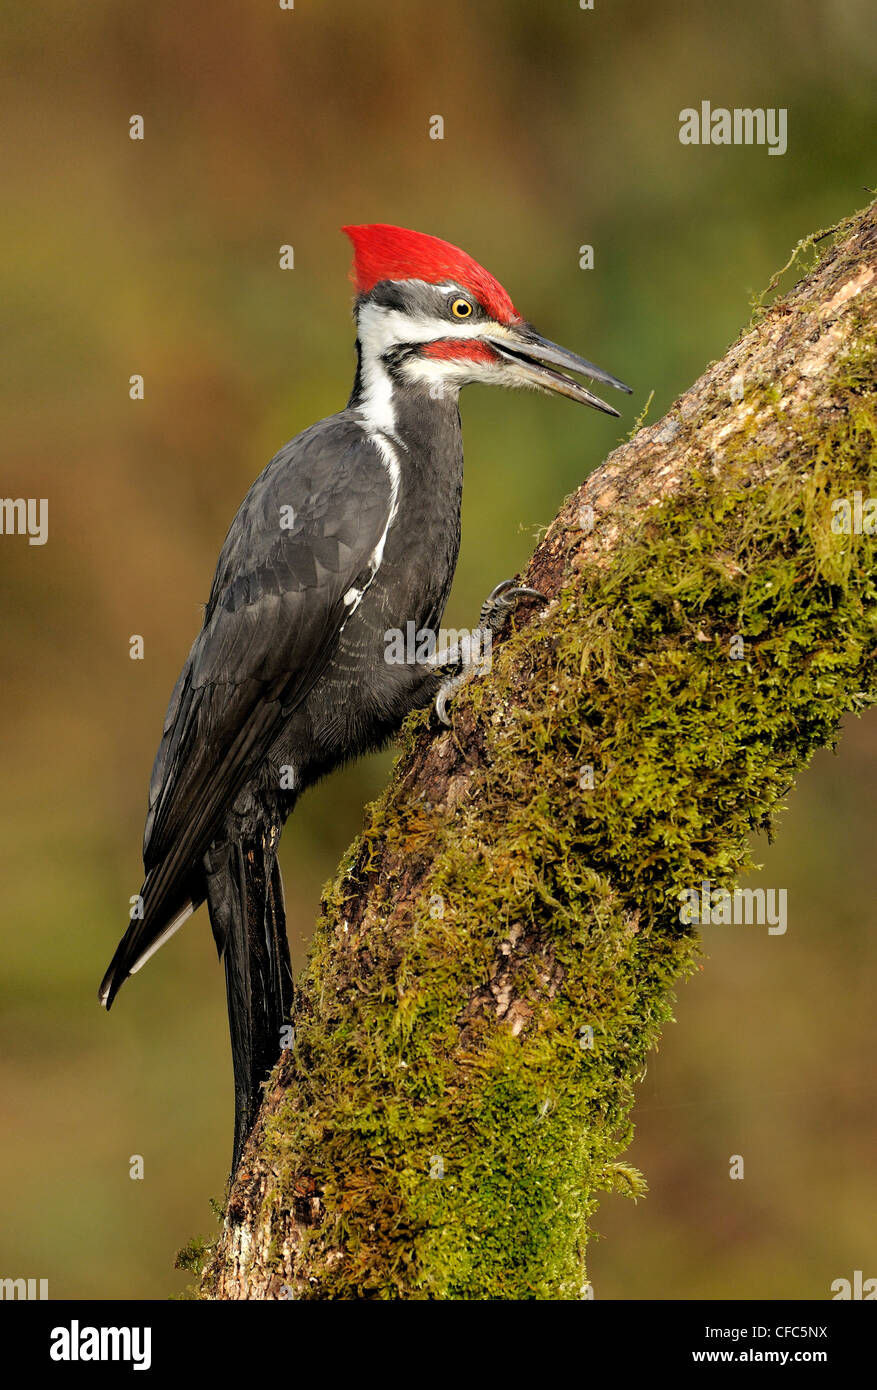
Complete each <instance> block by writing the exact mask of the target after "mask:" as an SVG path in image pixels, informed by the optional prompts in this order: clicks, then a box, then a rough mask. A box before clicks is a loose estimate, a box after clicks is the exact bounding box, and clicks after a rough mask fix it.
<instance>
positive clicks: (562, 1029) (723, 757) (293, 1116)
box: [200, 206, 877, 1299]
mask: <svg viewBox="0 0 877 1390" xmlns="http://www.w3.org/2000/svg"><path fill="white" fill-rule="evenodd" d="M875 318H877V211H875V207H874V206H872V207H871V208H870V209H868V210H867V211H866V212H865V213H863V214H861V215H860V216H859V217H858V218H855V219H850V220H849V222H848V223H846V224H844V227H843V229H842V231H841V233H840V235H839V236H838V237H837V239H836V241H835V243H834V245H833V246H832V247H831V249H830V250H829V251H828V253H827V255H826V256H825V257H824V259H823V260H822V261H821V263H820V264H819V266H818V267H817V268H816V269H815V270H814V271H813V272H812V273H811V274H810V275H809V276H807V277H806V278H805V279H804V280H802V281H801V282H800V283H799V284H798V285H797V286H796V287H795V288H794V289H793V290H792V291H791V293H790V294H789V295H787V296H786V297H785V298H784V299H782V300H780V301H778V302H777V303H775V304H774V305H773V306H771V307H770V308H769V309H767V310H765V311H763V312H762V314H761V317H760V318H759V320H758V322H757V323H756V324H755V326H754V327H753V328H751V329H750V330H748V331H747V332H746V333H745V334H744V335H743V336H742V337H741V339H740V340H739V341H738V342H737V343H736V344H735V345H734V346H733V347H732V348H731V349H730V350H729V352H728V353H727V354H726V355H725V357H724V358H723V359H722V360H721V361H720V362H718V363H716V364H714V365H713V366H712V367H711V368H710V369H709V370H708V371H707V372H706V373H705V374H704V376H703V377H702V378H701V379H700V380H699V381H698V382H697V383H696V384H695V385H694V386H693V387H692V388H691V390H690V391H688V392H686V393H685V395H683V396H682V397H680V399H679V400H678V401H677V402H676V403H675V405H674V406H673V408H672V409H671V410H670V411H669V412H668V414H667V415H666V416H665V418H664V419H663V420H662V421H660V422H658V423H657V424H656V425H653V426H651V427H649V428H646V429H642V430H640V431H639V432H638V433H637V434H636V435H635V437H634V438H633V439H632V440H630V441H628V442H627V443H625V444H623V445H621V446H620V447H619V448H618V449H616V450H615V451H614V452H613V453H612V454H611V455H610V457H609V459H608V460H607V461H606V463H605V464H604V465H603V467H602V468H600V469H599V470H598V471H597V472H596V473H595V474H594V475H592V476H591V477H590V478H589V479H588V480H587V482H586V483H584V484H583V486H582V488H580V489H579V491H578V493H577V494H576V495H575V496H574V497H571V498H569V499H567V501H566V503H565V504H564V506H563V507H562V508H561V511H560V513H559V515H558V517H557V518H556V519H555V521H554V523H553V524H552V526H551V528H550V529H549V531H548V533H547V535H546V536H545V538H544V540H543V541H542V543H541V544H540V545H539V547H538V548H537V550H536V553H535V555H534V557H533V560H532V563H531V565H530V568H529V570H528V573H527V576H526V582H527V583H529V584H532V585H534V586H535V587H536V588H537V589H539V590H540V591H541V592H542V593H543V594H545V595H546V596H547V599H548V602H547V604H546V605H545V606H544V607H542V608H541V609H540V608H538V607H536V608H533V607H532V606H531V607H530V608H529V609H527V610H524V609H522V610H521V612H520V614H519V616H518V618H517V619H516V621H515V623H514V624H513V630H512V631H511V632H510V633H509V634H508V636H507V638H506V640H504V641H502V642H501V643H499V644H497V645H496V646H495V649H494V662H493V669H492V671H491V672H490V674H489V676H486V677H483V678H480V679H479V680H477V681H474V682H473V683H472V684H471V685H470V686H469V687H467V688H466V690H465V691H464V692H463V693H462V695H461V696H459V697H458V699H457V702H456V704H455V706H454V720H453V729H452V730H451V731H448V732H439V731H437V727H436V724H435V722H434V721H433V720H431V719H430V717H429V716H427V715H418V716H414V717H412V719H411V720H410V721H409V723H408V725H407V727H406V729H405V731H404V733H403V750H402V753H401V755H400V758H399V761H398V763H397V765H396V768H395V772H394V775H393V779H392V782H391V785H390V786H389V787H388V789H387V791H386V793H385V794H384V796H383V797H381V799H380V800H379V801H378V802H376V803H375V804H374V805H372V806H370V807H369V808H368V809H367V812H366V818H365V826H364V829H363V833H362V835H361V836H360V838H359V839H358V840H357V842H356V843H355V844H354V845H353V846H352V847H351V849H350V850H349V852H348V854H347V856H346V857H345V860H344V863H343V864H342V866H341V868H340V870H339V873H338V875H337V877H336V879H335V880H334V882H333V883H332V884H331V885H329V887H328V888H327V890H326V893H325V897H324V902H323V911H322V915H321V918H320V921H319V923H318V925H317V929H316V934H315V939H314V945H313V950H312V954H311V958H310V962H309V965H308V967H307V970H306V972H305V974H304V977H303V979H302V980H301V981H300V983H299V991H298V998H297V1001H296V1005H295V1011H294V1015H293V1024H294V1045H293V1046H292V1048H290V1049H289V1050H288V1051H286V1052H285V1053H284V1054H283V1057H282V1059H281V1061H280V1063H279V1064H278V1067H277V1068H276V1070H275V1072H274V1075H273V1077H272V1079H271V1082H270V1083H269V1086H268V1087H267V1091H266V1099H265V1103H264V1106H263V1109H262V1113H261V1116H260V1120H259V1123H258V1125H257V1128H256V1131H255V1133H254V1135H253V1137H252V1139H251V1141H250V1143H249V1145H248V1148H247V1151H246V1153H245V1155H244V1159H243V1161H242V1164H241V1167H240V1169H239V1171H238V1173H237V1175H236V1177H235V1180H234V1182H233V1184H232V1187H231V1191H230V1195H229V1201H228V1206H227V1209H226V1213H225V1219H224V1224H223V1228H222V1231H221V1233H220V1236H219V1238H218V1241H217V1243H216V1246H215V1248H213V1250H212V1251H211V1252H210V1254H209V1255H208V1258H207V1261H206V1264H205V1267H204V1271H203V1274H202V1278H201V1285H200V1296H201V1297H206V1298H216V1297H219V1298H241V1297H243V1298H277V1297H294V1298H319V1299H323V1298H357V1297H367V1298H369V1297H370V1298H466V1299H469V1298H478V1299H488V1298H576V1297H581V1296H582V1294H583V1291H584V1288H585V1284H586V1279H587V1274H586V1266H585V1250H586V1243H587V1236H588V1225H589V1220H590V1217H591V1215H592V1213H593V1210H594V1208H595V1205H596V1203H597V1200H598V1198H599V1194H600V1193H601V1192H603V1191H605V1190H607V1189H608V1188H611V1187H616V1188H618V1189H619V1190H622V1191H627V1192H629V1193H630V1194H632V1195H635V1196H636V1195H639V1194H640V1193H641V1192H642V1191H643V1190H644V1186H645V1184H644V1181H643V1179H642V1177H641V1176H640V1175H639V1174H638V1173H637V1172H636V1170H635V1169H632V1168H630V1167H629V1165H627V1164H625V1163H624V1162H623V1159H622V1155H623V1153H624V1151H625V1149H626V1147H627V1145H628V1143H629V1141H630V1136H631V1132H632V1125H631V1119H630V1116H631V1111H632V1108H633V1103H634V1098H635V1091H636V1084H637V1080H638V1079H639V1077H640V1076H641V1075H642V1072H643V1068H644V1066H645V1063H646V1058H647V1055H648V1053H649V1051H650V1049H652V1048H653V1047H655V1046H656V1045H657V1042H658V1039H659V1035H660V1031H661V1028H662V1026H663V1024H664V1023H665V1022H666V1021H667V1020H668V1019H669V1018H671V1016H672V1005H673V990H674V986H675V984H676V983H677V982H678V981H679V980H680V978H681V977H683V976H684V975H685V974H686V973H687V972H689V971H690V970H691V969H692V968H693V966H694V964H695V962H696V959H697V953H698V937H697V930H696V927H692V926H684V925H682V924H681V923H680V919H679V892H680V890H682V889H684V888H691V887H697V886H698V885H699V884H700V883H701V881H702V880H703V879H709V880H710V882H711V883H712V884H713V885H715V886H719V885H722V886H727V887H733V885H734V883H735V880H736V878H737V876H738V875H739V874H740V873H741V872H742V871H744V870H745V869H746V868H748V867H749V866H750V865H751V857H750V844H751V832H752V831H753V829H758V828H764V827H769V826H770V825H771V824H772V820H773V818H774V816H775V815H776V813H777V811H778V809H780V807H781V805H782V802H783V798H784V796H785V795H786V793H787V791H788V789H789V787H790V786H791V784H792V782H793V780H794V777H795V775H796V774H797V772H798V771H799V770H800V769H801V768H802V767H803V766H805V765H806V763H807V761H808V759H809V758H810V756H811V755H812V753H813V752H814V751H815V750H816V749H817V748H819V747H822V746H824V745H826V744H830V743H832V741H833V740H834V738H835V737H836V734H837V730H838V725H839V721H840V719H841V718H842V716H843V715H845V714H847V713H849V712H859V711H861V710H862V709H863V708H864V707H865V706H866V705H868V704H871V703H874V702H875V700H877V690H875V678H874V655H875V650H877V579H875V569H874V537H873V536H870V535H868V534H864V533H862V534H849V535H847V534H838V533H836V532H835V531H833V530H832V524H831V523H832V510H831V503H832V501H834V500H836V499H838V498H843V497H847V498H852V497H853V495H854V494H855V493H856V492H857V491H858V492H859V493H861V494H863V496H865V497H870V496H875V495H877V477H875V473H877V393H875V363H877V346H875ZM592 522H593V524H592ZM741 643H742V647H741ZM735 654H736V655H735Z"/></svg>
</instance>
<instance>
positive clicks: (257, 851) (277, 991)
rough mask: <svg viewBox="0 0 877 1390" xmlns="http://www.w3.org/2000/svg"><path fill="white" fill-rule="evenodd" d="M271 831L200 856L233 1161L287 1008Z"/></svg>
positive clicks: (287, 968) (288, 982)
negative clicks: (228, 1080)
mask: <svg viewBox="0 0 877 1390" xmlns="http://www.w3.org/2000/svg"><path fill="white" fill-rule="evenodd" d="M277 838H279V836H278V835H277V832H276V831H274V830H272V829H266V830H265V831H264V832H263V833H262V834H261V835H259V836H258V837H255V838H253V839H247V840H236V841H234V842H229V843H224V844H218V845H214V846H213V847H212V848H211V850H210V851H209V853H208V854H207V855H206V856H205V860H204V867H205V872H206V881H207V904H208V908H209V911H210V925H211V927H212V928H213V935H214V938H215V940H216V945H217V948H218V950H219V953H220V955H221V957H222V959H223V962H224V964H225V987H226V997H227V1000H228V1022H229V1032H230V1034H231V1053H232V1065H233V1069H234V1101H235V1122H234V1154H233V1157H232V1173H234V1171H235V1169H236V1168H237V1165H238V1161H239V1159H240V1156H241V1152H242V1150H243V1147H244V1144H245V1142H246V1140H247V1136H248V1135H249V1133H250V1130H251V1129H252V1127H253V1124H254V1122H255V1119H256V1113H257V1111H258V1108H259V1102H260V1099H261V1086H262V1082H263V1081H264V1080H265V1079H266V1077H267V1076H268V1074H269V1072H270V1071H271V1068H272V1067H273V1066H274V1064H275V1062H276V1061H277V1059H278V1057H279V1056H280V1050H281V1030H282V1028H283V1026H284V1024H286V1023H288V1021H289V1015H290V1010H291V1008H292V998H293V986H292V967H291V965H290V960H289V944H288V942H287V939H286V913H285V911H284V905H283V884H282V882H281V879H280V867H279V865H278V863H277V855H276V850H275V847H276V841H277Z"/></svg>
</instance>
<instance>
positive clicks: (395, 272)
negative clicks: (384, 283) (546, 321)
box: [341, 222, 521, 323]
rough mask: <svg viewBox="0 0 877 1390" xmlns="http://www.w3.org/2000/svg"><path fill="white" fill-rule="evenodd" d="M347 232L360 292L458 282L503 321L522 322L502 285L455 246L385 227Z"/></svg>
mask: <svg viewBox="0 0 877 1390" xmlns="http://www.w3.org/2000/svg"><path fill="white" fill-rule="evenodd" d="M341 230H342V231H343V232H346V233H347V235H348V236H349V237H350V240H351V241H352V242H353V271H352V274H351V278H352V280H353V282H354V284H355V285H356V289H357V293H359V294H368V293H369V291H370V290H372V289H374V287H375V285H377V284H378V282H379V281H381V280H425V281H426V282H427V284H430V285H436V284H440V283H441V282H442V281H443V280H453V281H454V283H455V284H457V285H460V286H462V288H463V289H467V290H469V291H470V292H471V293H472V294H473V295H474V296H475V298H476V299H477V300H478V302H479V304H481V305H482V306H483V307H484V308H485V309H486V310H487V312H488V313H489V314H490V315H491V316H492V317H493V318H494V319H496V320H497V321H498V322H500V323H520V322H521V315H520V314H519V313H518V311H517V309H516V308H515V306H514V304H513V303H512V301H511V299H510V298H509V296H508V294H507V293H506V291H505V290H504V289H503V287H502V285H501V284H500V283H499V281H498V280H496V279H494V277H493V276H492V275H491V274H490V273H489V271H486V270H485V269H484V266H483V265H479V264H478V262H477V261H473V259H472V257H471V256H467V255H466V252H465V251H461V250H460V248H459V247H458V246H452V245H451V243H450V242H449V241H442V240H441V238H440V237H437V236H427V235H426V234H425V233H424V232H412V231H409V230H408V229H407V228H406V227H391V226H389V225H388V224H387V223H385V222H373V223H370V224H369V225H368V226H364V227H342V228H341Z"/></svg>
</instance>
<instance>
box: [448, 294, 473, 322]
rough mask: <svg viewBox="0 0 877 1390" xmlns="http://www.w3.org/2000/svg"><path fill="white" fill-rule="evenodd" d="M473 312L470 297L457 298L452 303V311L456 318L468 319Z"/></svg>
mask: <svg viewBox="0 0 877 1390" xmlns="http://www.w3.org/2000/svg"><path fill="white" fill-rule="evenodd" d="M471 312H472V305H471V304H470V303H469V301H468V299H455V300H454V302H453V304H452V305H451V313H452V314H453V315H454V318H457V319H467V318H468V317H469V315H470V314H471Z"/></svg>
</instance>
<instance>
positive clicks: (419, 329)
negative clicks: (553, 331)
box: [358, 286, 511, 364]
mask: <svg viewBox="0 0 877 1390" xmlns="http://www.w3.org/2000/svg"><path fill="white" fill-rule="evenodd" d="M441 288H444V286H442V287H441ZM358 326H359V335H358V336H359V344H360V348H361V350H362V359H363V364H365V362H366V360H368V361H369V362H373V361H375V360H376V359H379V358H381V357H383V355H384V353H385V352H387V351H388V350H389V349H390V348H391V347H396V346H398V345H399V344H402V343H431V342H434V341H435V340H436V339H438V338H464V339H465V338H484V337H486V336H487V335H488V334H490V336H491V337H493V338H508V337H510V336H511V331H510V329H508V328H507V327H506V325H505V324H503V323H498V322H497V321H496V320H494V319H486V320H485V319H481V320H476V322H474V323H473V322H472V321H471V320H470V319H460V320H453V321H451V320H448V319H444V318H440V317H439V315H438V314H405V313H403V312H402V310H401V309H388V308H386V307H385V306H384V305H382V304H364V305H363V306H362V308H361V309H360V311H359V318H358Z"/></svg>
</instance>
